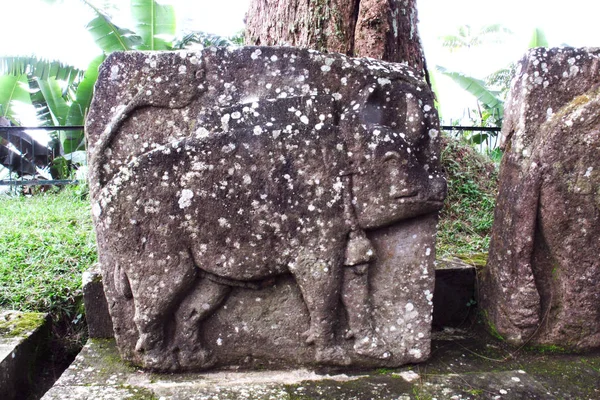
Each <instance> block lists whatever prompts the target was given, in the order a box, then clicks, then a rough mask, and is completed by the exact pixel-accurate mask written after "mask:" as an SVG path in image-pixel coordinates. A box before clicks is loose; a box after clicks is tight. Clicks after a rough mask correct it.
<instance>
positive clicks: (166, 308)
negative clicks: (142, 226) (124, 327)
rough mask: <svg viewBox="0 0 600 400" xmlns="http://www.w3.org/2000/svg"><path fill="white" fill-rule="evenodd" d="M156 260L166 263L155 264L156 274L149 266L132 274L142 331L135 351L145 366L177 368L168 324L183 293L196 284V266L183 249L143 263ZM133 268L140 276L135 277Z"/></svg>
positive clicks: (138, 318) (137, 320) (133, 289)
mask: <svg viewBox="0 0 600 400" xmlns="http://www.w3.org/2000/svg"><path fill="white" fill-rule="evenodd" d="M156 260H159V261H162V262H164V263H165V264H164V265H162V264H161V265H159V266H152V268H153V272H155V273H154V274H148V273H147V271H148V269H144V268H139V266H138V267H136V268H134V269H133V270H132V272H131V273H130V274H129V278H130V283H131V289H132V293H133V300H134V304H135V315H134V323H135V325H136V327H137V329H138V333H139V337H138V340H137V343H136V346H135V350H136V352H137V353H138V354H139V356H140V358H141V359H142V364H143V365H144V366H145V367H147V368H155V369H161V370H172V369H177V360H176V358H175V357H174V355H173V351H172V349H171V348H169V346H168V344H167V343H165V326H166V324H167V323H168V322H169V320H170V316H171V315H172V312H173V310H174V309H175V307H176V306H177V304H178V303H179V301H180V300H181V297H182V296H183V294H185V293H186V292H187V291H188V290H189V287H190V286H191V285H192V284H193V283H194V281H195V277H196V269H195V267H194V264H193V263H192V260H191V258H190V257H189V255H188V254H187V253H183V252H182V253H179V255H173V254H171V255H167V256H164V257H159V256H155V257H153V258H151V259H146V260H143V261H140V262H144V263H146V264H150V263H156V262H157V261H156ZM133 271H135V272H136V273H137V276H132V273H133ZM161 271H168V272H167V275H165V274H159V273H158V272H161ZM144 272H146V274H144Z"/></svg>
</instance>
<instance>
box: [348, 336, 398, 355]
mask: <svg viewBox="0 0 600 400" xmlns="http://www.w3.org/2000/svg"><path fill="white" fill-rule="evenodd" d="M354 351H355V352H356V354H360V355H361V356H365V357H371V358H377V359H380V360H387V359H388V358H390V357H391V356H392V353H391V352H389V351H388V350H387V349H386V348H385V346H383V344H382V343H381V341H380V340H378V339H377V338H376V337H374V336H365V337H363V338H362V339H359V340H356V341H355V342H354Z"/></svg>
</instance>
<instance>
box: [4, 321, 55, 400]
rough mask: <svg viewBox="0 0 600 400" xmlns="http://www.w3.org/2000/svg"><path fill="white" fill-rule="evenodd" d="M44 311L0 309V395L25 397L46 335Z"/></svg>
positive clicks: (11, 398) (5, 397)
mask: <svg viewBox="0 0 600 400" xmlns="http://www.w3.org/2000/svg"><path fill="white" fill-rule="evenodd" d="M49 325H50V321H49V318H48V316H47V314H40V313H22V312H18V311H6V310H4V311H0V397H2V399H3V400H13V399H14V400H16V399H22V398H24V397H25V396H26V395H27V393H28V390H29V387H30V385H29V383H30V382H29V379H31V377H32V376H33V374H34V372H35V367H36V365H37V363H38V357H39V355H40V354H41V353H42V351H41V347H42V346H44V344H45V339H46V338H47V336H48V329H49Z"/></svg>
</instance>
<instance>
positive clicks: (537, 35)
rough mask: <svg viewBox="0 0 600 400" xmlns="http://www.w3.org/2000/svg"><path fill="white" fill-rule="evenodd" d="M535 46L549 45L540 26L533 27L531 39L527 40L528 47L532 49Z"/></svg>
mask: <svg viewBox="0 0 600 400" xmlns="http://www.w3.org/2000/svg"><path fill="white" fill-rule="evenodd" d="M536 47H549V45H548V39H546V34H545V33H544V31H543V30H541V29H540V28H535V29H534V30H533V34H532V35H531V40H530V41H529V48H530V49H534V48H536Z"/></svg>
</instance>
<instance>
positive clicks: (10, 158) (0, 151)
mask: <svg viewBox="0 0 600 400" xmlns="http://www.w3.org/2000/svg"><path fill="white" fill-rule="evenodd" d="M35 130H38V131H39V130H44V131H49V132H65V131H76V130H83V126H35V127H29V126H0V165H2V167H3V168H4V169H3V171H2V172H3V173H2V175H1V178H0V186H32V185H69V184H76V183H79V181H78V180H77V179H59V178H57V177H56V176H53V175H52V168H53V166H54V160H56V159H57V158H58V157H60V156H61V154H60V148H59V147H58V146H53V145H52V144H53V142H49V143H48V144H46V145H44V144H43V143H41V142H39V141H37V140H36V139H35V138H34V137H33V135H32V134H31V132H28V131H35Z"/></svg>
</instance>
